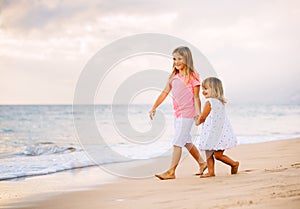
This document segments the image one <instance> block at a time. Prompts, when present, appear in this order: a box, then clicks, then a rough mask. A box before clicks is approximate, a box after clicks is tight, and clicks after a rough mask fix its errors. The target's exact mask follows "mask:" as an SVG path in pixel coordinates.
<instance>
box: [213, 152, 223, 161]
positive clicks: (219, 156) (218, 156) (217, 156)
mask: <svg viewBox="0 0 300 209" xmlns="http://www.w3.org/2000/svg"><path fill="white" fill-rule="evenodd" d="M214 156H215V158H216V159H217V160H220V159H221V158H222V156H223V153H220V152H215V153H214Z"/></svg>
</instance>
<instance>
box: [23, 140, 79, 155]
mask: <svg viewBox="0 0 300 209" xmlns="http://www.w3.org/2000/svg"><path fill="white" fill-rule="evenodd" d="M80 150H81V148H78V147H75V146H63V147H59V146H58V145H56V144H54V143H39V144H34V145H30V146H26V147H25V149H24V150H23V151H22V153H21V154H23V155H27V156H37V155H50V154H57V153H66V152H74V151H80Z"/></svg>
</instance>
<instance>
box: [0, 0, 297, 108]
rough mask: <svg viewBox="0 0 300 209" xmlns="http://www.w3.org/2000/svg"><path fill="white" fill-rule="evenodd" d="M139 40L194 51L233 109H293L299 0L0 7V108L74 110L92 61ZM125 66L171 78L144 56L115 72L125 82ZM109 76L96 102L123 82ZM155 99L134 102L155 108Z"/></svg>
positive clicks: (158, 61) (56, 1) (0, 1)
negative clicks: (160, 38)
mask: <svg viewBox="0 0 300 209" xmlns="http://www.w3.org/2000/svg"><path fill="white" fill-rule="evenodd" d="M140 33H161V34H168V35H171V36H174V37H178V38H180V39H183V40H185V41H187V42H189V43H191V44H193V45H194V46H195V47H197V48H198V49H199V50H200V51H201V52H202V53H203V55H204V56H205V57H206V58H207V59H208V60H209V62H210V63H211V65H212V66H213V67H214V69H215V71H216V73H217V74H218V76H219V77H220V78H221V79H222V81H223V84H224V88H225V96H226V97H227V98H228V100H229V101H230V102H231V103H234V104H270V105H272V104H300V87H299V77H300V76H299V75H300V73H299V72H300V62H299V54H300V38H299V37H300V1H298V0H277V1H276V0H265V1H261V0H244V1H238V0H218V1H217V0H210V1H208V0H207V1H201V0H200V1H198V0H194V1H190V0H186V1H175V0H172V1H171V0H164V1H161V0H152V1H144V0H100V1H94V0H89V1H86V0H77V1H72V0H67V1H63V0H51V1H49V0H45V1H43V0H36V1H35V0H27V1H26V0H0V104H72V102H73V97H74V92H75V88H76V84H77V81H78V79H79V77H80V75H81V72H82V70H83V69H84V67H85V66H86V64H87V63H88V62H89V60H90V59H91V58H92V57H93V56H94V55H95V54H96V53H97V52H98V51H99V50H101V49H102V48H103V47H105V46H107V45H109V44H110V43H112V42H114V41H115V40H118V39H120V38H122V37H127V36H130V35H134V34H140ZM170 55H171V52H170ZM168 65H169V66H168ZM132 66H136V68H139V69H140V70H143V69H146V68H151V67H152V68H153V67H155V68H163V69H164V70H167V71H171V61H170V60H167V58H164V60H163V59H162V58H161V57H150V56H144V57H142V58H133V59H132V60H127V61H126V60H125V61H124V63H120V65H119V66H116V68H118V67H119V68H121V69H122V71H120V69H119V71H120V73H119V74H121V76H122V78H123V79H124V78H125V79H126V77H127V76H129V75H130V74H131V73H132V72H131V71H130V69H131V68H132ZM143 66H144V67H143ZM116 71H118V69H116ZM200 76H201V73H200ZM107 79H108V81H106V82H107V83H108V84H106V86H105V85H104V84H103V86H102V89H104V91H103V90H102V91H100V92H101V95H98V96H97V101H98V102H99V103H110V102H111V100H110V98H111V95H112V94H114V91H112V90H111V89H112V88H117V87H116V85H119V84H120V82H119V83H118V82H117V81H118V78H116V79H113V77H112V76H111V77H107ZM113 80H116V82H115V83H112V82H110V81H113ZM109 84H111V85H114V86H109ZM157 94H158V92H155V93H154V94H151V95H150V96H149V95H147V96H146V95H144V96H143V95H141V99H140V100H138V99H137V102H139V101H142V102H144V103H153V102H154V101H153V100H154V98H155V96H157Z"/></svg>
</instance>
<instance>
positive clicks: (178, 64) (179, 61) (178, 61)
mask: <svg viewBox="0 0 300 209" xmlns="http://www.w3.org/2000/svg"><path fill="white" fill-rule="evenodd" d="M173 65H174V66H175V68H176V69H177V70H179V71H181V70H183V69H184V68H185V64H184V59H183V56H181V55H180V54H178V53H174V54H173Z"/></svg>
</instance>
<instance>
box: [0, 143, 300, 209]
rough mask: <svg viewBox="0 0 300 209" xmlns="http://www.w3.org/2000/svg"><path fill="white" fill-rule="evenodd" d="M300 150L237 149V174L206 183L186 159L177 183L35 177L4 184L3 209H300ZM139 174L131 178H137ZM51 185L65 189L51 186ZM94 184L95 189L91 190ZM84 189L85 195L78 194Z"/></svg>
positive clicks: (219, 170) (83, 175)
mask: <svg viewBox="0 0 300 209" xmlns="http://www.w3.org/2000/svg"><path fill="white" fill-rule="evenodd" d="M299 147H300V139H289V140H280V141H273V142H266V143H258V144H248V145H240V146H237V147H235V148H233V149H230V150H227V151H226V153H227V154H228V155H229V156H230V157H232V158H233V159H235V160H238V161H240V168H239V173H238V174H237V175H230V167H228V166H226V165H224V164H221V163H220V162H217V163H216V177H212V178H206V179H200V178H199V177H197V176H194V175H193V173H195V172H196V171H197V166H196V163H195V162H194V161H193V159H192V158H191V157H190V156H187V157H186V158H185V159H184V160H183V161H182V163H181V164H180V165H179V167H178V169H177V178H176V179H175V180H166V181H160V180H158V179H156V178H154V177H153V178H146V179H136V180H133V179H128V178H109V175H108V174H107V175H106V179H107V181H106V182H105V184H100V183H99V179H100V178H99V176H98V175H97V174H99V175H100V173H101V175H105V174H104V171H101V169H99V168H98V169H97V168H91V169H86V170H84V171H78V172H77V174H76V175H74V174H73V175H71V174H66V173H62V174H56V175H47V176H44V177H32V178H28V179H26V180H24V181H20V182H0V187H1V199H0V206H1V208H45V209H47V208H49V209H50V208H51V209H52V208H205V209H207V208H214V209H221V208H222V209H227V208H249V209H250V208H251V209H252V208H272V209H273V208H291V209H298V208H300V153H299V149H300V148H299ZM169 160H170V159H167V161H166V160H163V161H155V162H153V165H152V166H155V165H157V164H159V165H160V166H163V167H166V168H167V166H168V161H169ZM124 165H125V164H124ZM124 169H126V167H125V168H124ZM140 169H142V168H140ZM137 170H138V168H137ZM137 170H135V171H128V172H138V171H137ZM85 179H86V180H87V179H89V180H88V182H89V184H88V185H87V184H84V182H86V180H85ZM108 179H109V180H108ZM51 180H52V181H51ZM58 182H59V183H58ZM62 182H66V183H65V185H64V186H62V185H61V184H62ZM51 183H53V184H55V185H61V186H60V187H58V186H57V187H55V186H53V185H52V186H51ZM93 183H94V185H97V186H96V187H92V186H93ZM20 185H23V186H20ZM38 185H39V186H38ZM42 185H48V186H44V187H43V186H42ZM74 185H75V186H74ZM76 186H77V187H76ZM81 186H82V189H83V190H81V191H79V190H80V188H81ZM28 187H30V189H29V188H28ZM14 190H15V191H14ZM14 192H15V193H16V194H15V195H14ZM24 193H25V194H24Z"/></svg>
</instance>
